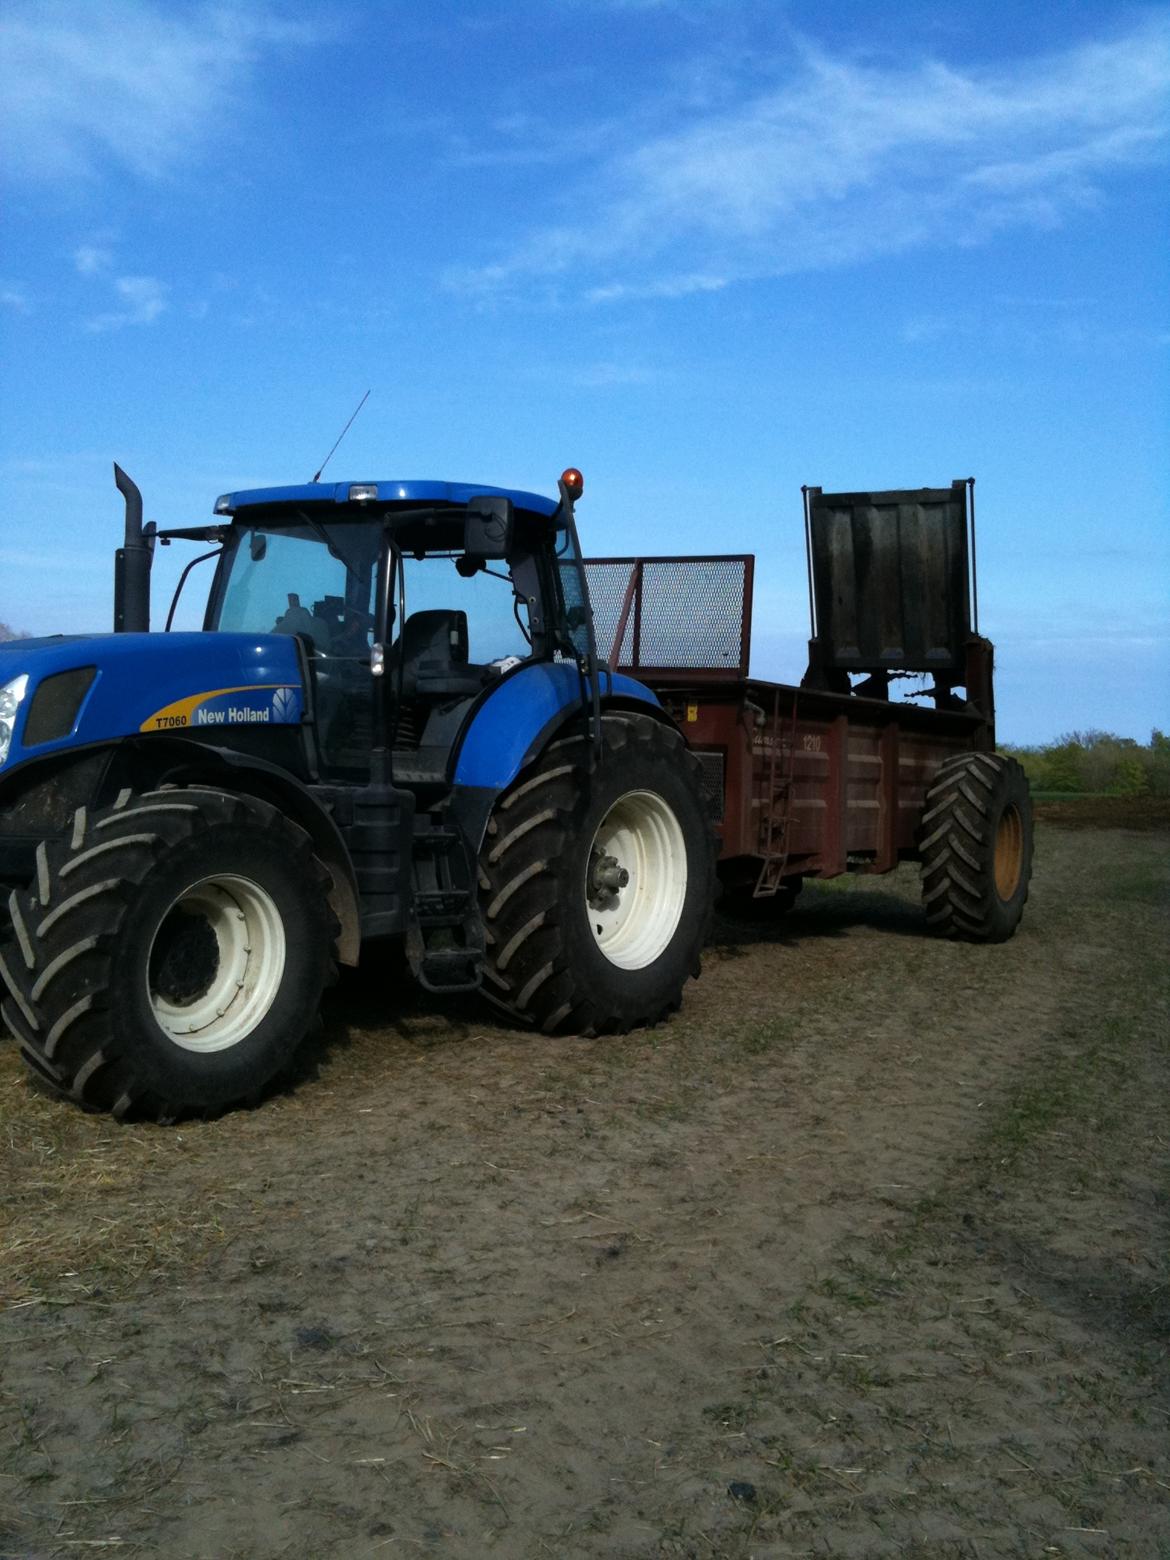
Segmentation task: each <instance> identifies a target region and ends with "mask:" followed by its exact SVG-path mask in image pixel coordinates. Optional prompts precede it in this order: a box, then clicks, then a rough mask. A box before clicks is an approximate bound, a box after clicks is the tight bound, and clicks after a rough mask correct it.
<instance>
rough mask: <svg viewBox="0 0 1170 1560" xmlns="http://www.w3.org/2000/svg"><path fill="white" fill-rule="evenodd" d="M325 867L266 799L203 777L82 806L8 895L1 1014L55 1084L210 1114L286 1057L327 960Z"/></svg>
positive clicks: (255, 1085)
mask: <svg viewBox="0 0 1170 1560" xmlns="http://www.w3.org/2000/svg"><path fill="white" fill-rule="evenodd" d="M327 886H328V874H327V873H326V872H325V869H324V868H323V867H322V866H321V864H320V862H318V861H317V860H316V858H315V857H314V856H313V849H312V842H311V840H310V838H309V836H308V835H307V834H306V833H305V832H304V830H302V829H300V828H298V827H297V825H296V824H294V823H292V822H290V821H289V819H287V818H286V817H284V815H283V814H281V813H280V812H278V811H277V810H276V809H275V808H274V807H271V806H269V805H268V804H267V803H265V802H262V801H259V800H257V799H256V798H254V797H248V796H238V795H234V794H230V793H227V792H224V791H216V790H211V789H202V788H200V789H189V790H182V789H171V790H164V791H153V792H149V793H146V794H144V795H134V794H133V793H131V792H129V791H124V792H123V793H122V795H121V796H119V798H118V801H117V802H116V803H115V805H114V806H113V807H110V808H106V809H102V810H100V811H97V810H95V811H93V812H89V811H88V810H87V809H86V808H84V807H83V808H80V809H79V810H78V812H77V814H76V816H75V819H74V823H73V827H72V830H71V832H70V834H69V835H68V836H66V837H63V838H61V839H58V840H52V841H47V842H45V843H44V844H42V845H41V846H39V847H38V850H37V872H36V877H35V879H34V882H33V883H32V884H31V885H30V887H29V888H28V889H27V890H26V891H25V892H23V893H21V892H16V893H13V894H12V896H11V898H10V900H9V912H10V916H11V922H12V930H11V934H10V936H9V938H8V939H7V940H6V942H5V944H4V947H3V948H2V949H0V974H2V975H3V979H4V984H5V985H6V986H7V988H8V999H7V1000H6V1001H5V1002H4V1004H3V1012H4V1018H5V1020H6V1022H7V1023H8V1026H9V1027H10V1028H11V1029H12V1031H13V1032H14V1034H16V1035H17V1037H18V1038H19V1039H20V1041H21V1044H22V1051H23V1054H24V1057H25V1060H26V1061H27V1062H28V1064H29V1066H30V1067H31V1068H32V1069H33V1070H34V1072H36V1073H37V1074H38V1076H39V1077H41V1078H42V1079H44V1080H45V1081H47V1082H48V1083H49V1084H50V1085H51V1086H52V1087H53V1088H54V1089H55V1090H57V1091H58V1092H59V1093H61V1094H64V1095H68V1096H69V1097H70V1098H72V1099H74V1100H75V1101H76V1102H77V1103H78V1104H80V1105H83V1106H84V1107H86V1108H87V1109H92V1110H108V1111H112V1112H113V1114H114V1115H115V1116H118V1117H119V1118H122V1117H126V1116H130V1115H135V1116H146V1117H151V1118H154V1119H155V1120H173V1119H175V1118H177V1117H179V1116H182V1115H189V1114H197V1115H207V1114H210V1113H212V1112H215V1111H219V1110H222V1109H224V1108H225V1107H226V1106H229V1105H232V1104H236V1103H238V1102H240V1101H242V1100H246V1099H252V1098H254V1097H256V1096H257V1095H258V1094H259V1093H260V1092H261V1091H262V1090H263V1089H264V1088H265V1087H266V1086H267V1085H268V1084H270V1083H271V1082H272V1080H273V1079H274V1078H275V1077H276V1076H277V1075H278V1074H279V1073H281V1072H282V1071H283V1070H284V1069H285V1068H286V1067H287V1066H288V1064H289V1062H290V1061H291V1059H292V1057H293V1055H294V1053H295V1052H296V1050H297V1047H298V1046H299V1044H300V1042H301V1041H302V1040H303V1039H304V1036H305V1034H306V1033H307V1031H308V1029H309V1026H310V1025H311V1023H312V1022H313V1020H314V1018H315V1016H316V1013H317V1008H318V1005H319V1003H320V998H321V993H322V990H323V988H324V986H325V984H326V982H327V981H328V979H329V978H330V976H331V974H332V969H333V962H332V950H333V944H334V940H335V937H336V935H337V926H336V923H335V921H334V919H333V917H332V915H331V913H330V911H329V908H328V903H327V900H326V890H327Z"/></svg>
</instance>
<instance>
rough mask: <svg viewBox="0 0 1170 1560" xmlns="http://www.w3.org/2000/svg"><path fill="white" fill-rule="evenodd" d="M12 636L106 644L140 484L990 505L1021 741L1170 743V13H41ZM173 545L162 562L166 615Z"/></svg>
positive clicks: (678, 532)
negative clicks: (971, 496)
mask: <svg viewBox="0 0 1170 1560" xmlns="http://www.w3.org/2000/svg"><path fill="white" fill-rule="evenodd" d="M0 37H2V52H3V57H2V58H0V69H2V79H3V80H4V82H5V99H6V103H5V119H6V123H5V125H4V127H3V141H4V144H5V146H6V148H7V154H6V167H5V178H4V192H3V193H4V201H5V209H6V217H5V221H4V228H3V239H2V250H0V329H2V331H3V340H2V346H3V361H4V386H5V390H4V397H3V407H2V409H0V499H2V503H0V514H2V515H3V517H4V519H3V534H2V536H0V619H2V620H4V621H6V622H9V623H11V624H13V625H14V626H16V627H20V628H25V629H29V630H32V631H34V632H53V631H57V630H79V629H85V628H98V629H100V628H105V627H106V626H107V625H108V622H109V613H110V589H111V576H112V567H111V549H112V548H113V546H114V545H115V544H116V541H117V539H118V534H119V526H120V514H121V511H120V501H119V499H118V495H117V494H116V492H115V490H114V488H113V485H112V481H111V477H110V462H111V461H112V460H114V459H117V460H118V461H120V462H121V463H122V464H123V465H124V466H125V467H126V468H127V469H128V470H129V471H130V472H131V473H132V475H134V476H135V478H136V479H137V481H138V482H139V485H140V486H141V487H142V489H143V492H144V495H145V498H146V510H147V515H148V516H149V517H153V518H157V519H158V520H159V521H160V522H161V523H165V524H172V525H177V524H193V523H198V522H201V521H203V520H205V519H206V518H207V517H208V516H209V512H210V508H211V504H212V503H213V501H214V499H215V497H216V495H217V494H218V493H220V492H223V491H225V490H227V489H231V488H240V487H245V486H252V485H260V484H264V483H271V482H288V481H300V480H307V479H308V477H309V476H311V475H312V473H313V471H314V470H315V469H316V467H317V466H318V465H319V464H320V461H321V459H322V457H323V456H324V454H325V452H326V451H327V450H328V448H329V446H330V444H331V443H332V441H333V439H334V437H335V436H336V434H337V432H338V430H339V429H340V427H341V426H342V424H343V423H344V421H345V419H346V418H347V417H348V415H349V413H350V412H351V411H352V409H353V407H354V406H355V405H356V403H357V401H358V399H359V398H360V396H361V395H362V393H363V392H364V391H365V389H366V388H367V387H369V388H371V390H372V394H371V396H370V400H369V402H368V404H367V406H366V408H365V409H364V411H363V412H362V414H361V416H360V417H359V418H358V420H357V422H356V423H355V424H354V427H353V429H352V430H351V432H350V434H349V435H348V437H347V440H346V442H345V444H344V445H343V446H342V449H341V451H340V452H339V454H338V455H337V456H336V457H335V458H334V461H333V464H332V465H331V467H330V468H329V474H330V475H331V476H334V477H337V478H345V477H351V476H352V477H354V478H359V477H360V478H364V477H379V476H432V477H451V478H457V479H460V480H472V481H483V482H491V483H501V484H514V485H516V486H520V487H530V488H536V489H538V490H541V491H546V492H547V491H552V490H553V489H554V485H555V479H556V476H557V474H558V473H559V472H560V470H561V469H562V467H564V466H566V465H568V464H570V463H572V464H576V465H579V466H580V467H581V468H582V469H583V470H584V472H585V475H586V484H587V486H586V496H585V499H584V501H583V503H582V506H581V509H580V520H581V526H582V531H583V534H584V538H585V544H586V550H587V551H591V552H595V553H615V552H618V553H621V552H630V551H635V550H637V551H641V552H645V553H652V552H656V551H657V552H673V551H754V552H755V553H756V554H757V559H758V563H757V600H756V614H755V623H756V636H755V653H754V657H753V670H754V672H755V673H756V674H757V675H761V676H776V677H783V678H796V677H798V676H799V674H800V672H801V670H802V669H803V664H804V640H805V637H806V634H807V605H806V600H807V598H806V591H805V581H804V559H803V540H802V533H801V522H800V491H799V490H800V484H801V483H802V482H809V483H814V484H818V485H820V486H822V487H825V488H826V489H830V490H833V489H856V488H880V487H901V486H915V487H916V486H926V485H931V486H933V485H946V484H947V483H949V482H950V480H951V479H952V478H955V477H965V476H967V475H970V474H974V475H975V476H976V478H977V479H978V485H977V496H978V515H979V539H980V569H979V579H980V597H981V618H982V627H983V629H984V631H985V632H987V633H988V634H989V635H990V636H991V637H992V638H994V639H995V640H996V643H997V647H998V662H999V705H1000V734H1001V737H1002V738H1003V739H1004V740H1007V741H1027V740H1044V739H1046V738H1049V737H1053V736H1055V735H1057V734H1058V733H1060V732H1063V731H1066V730H1069V729H1071V728H1082V729H1083V728H1087V727H1103V728H1107V729H1112V730H1115V731H1118V732H1121V733H1123V734H1127V735H1131V736H1136V737H1139V738H1141V739H1143V740H1144V739H1145V738H1146V737H1148V734H1149V730H1150V728H1151V726H1153V725H1159V726H1161V727H1163V728H1166V727H1167V726H1170V515H1168V508H1170V506H1168V502H1167V499H1168V489H1170V481H1168V475H1170V459H1168V453H1170V451H1168V438H1167V434H1168V431H1170V416H1168V410H1170V394H1168V385H1167V355H1168V352H1170V320H1168V318H1167V314H1168V310H1167V300H1168V298H1170V286H1168V283H1170V262H1168V255H1170V246H1168V245H1167V231H1166V227H1167V223H1166V216H1167V198H1166V197H1167V178H1166V155H1167V145H1168V141H1167V119H1168V105H1170V10H1167V9H1166V8H1150V7H1130V6H1124V5H1111V4H1106V3H1100V0H1098V3H1095V4H1087V3H1078V0H1064V3H1059V4H1057V3H1051V0H1036V3H1032V4H1029V5H1026V6H1025V5H1016V4H1004V3H999V4H950V5H948V4H929V5H927V4H917V3H914V0H902V3H891V4H888V5H884V6H880V7H879V6H874V5H868V4H857V3H854V4H846V3H834V0H821V3H817V4H812V3H791V4H783V3H773V4H763V3H761V0H757V3H755V4H737V3H735V0H658V3H655V0H624V3H623V0H610V3H605V0H502V3H499V4H487V3H482V4H480V3H471V0H466V3H463V4H441V3H434V4H431V5H429V6H426V7H420V6H416V5H411V6H408V5H405V4H396V3H392V0H388V3H384V4H381V5H373V4H362V3H360V0H353V3H348V4H338V5H336V6H334V5H329V4H315V5H313V6H311V7H309V6H297V5H293V4H290V5H286V6H277V5H272V6H268V5H264V4H260V3H255V4H247V5H243V4H233V3H230V0H228V3H222V4H214V5H193V4H184V3H178V0H171V3H167V4H160V3H151V0H103V3H102V4H101V5H100V6H99V5H97V4H95V3H92V0H82V3H76V0H53V3H51V4H45V3H43V0H40V3H37V4H26V3H22V0H8V3H7V4H6V6H5V8H4V11H3V13H2V19H0ZM178 553H179V549H178V548H173V549H171V551H170V553H168V554H164V555H163V556H162V558H161V560H160V566H159V568H158V569H157V570H156V579H157V581H158V585H157V591H156V603H157V601H158V600H160V599H163V598H164V597H165V595H166V594H167V593H168V582H169V581H170V580H173V578H174V573H175V569H176V566H177V565H178V564H179V563H181V561H182V559H181V558H179V557H178V556H177V555H178Z"/></svg>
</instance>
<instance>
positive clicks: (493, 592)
mask: <svg viewBox="0 0 1170 1560" xmlns="http://www.w3.org/2000/svg"><path fill="white" fill-rule="evenodd" d="M216 513H217V514H221V515H228V516H230V517H231V519H230V524H229V525H227V526H224V527H222V528H220V535H221V536H222V542H223V547H222V552H221V554H220V556H219V561H218V565H217V569H216V574H215V579H214V582H213V584H212V588H211V593H210V597H209V601H208V606H207V612H206V617H205V621H204V628H205V629H206V630H209V631H213V632H215V631H218V632H226V633H254V634H273V633H275V634H288V635H292V636H295V638H296V639H297V640H298V641H299V644H300V646H301V653H302V655H303V657H304V664H305V681H306V685H307V687H308V690H309V697H310V700H311V708H312V712H313V716H314V720H313V726H314V729H315V732H316V742H317V754H316V759H317V764H316V767H317V769H318V772H319V773H320V774H321V776H322V777H323V778H327V779H332V780H343V781H351V782H361V781H362V780H365V779H368V778H369V775H370V768H371V755H372V754H374V753H375V752H377V751H379V750H389V752H390V753H391V755H392V758H391V766H390V767H391V779H392V780H393V781H394V782H395V783H398V784H402V785H406V786H409V787H410V788H412V789H416V790H417V789H418V788H423V789H424V790H425V789H430V788H438V787H442V786H444V785H446V784H447V783H448V782H449V779H450V764H451V759H452V755H453V752H454V750H455V747H456V742H457V739H458V737H459V734H460V732H461V730H462V728H463V727H464V725H465V723H466V721H467V720H468V718H469V716H470V714H471V713H472V711H473V709H474V707H475V706H476V704H477V701H478V700H479V699H480V698H481V696H483V695H484V694H485V693H486V692H488V691H489V690H491V689H492V688H493V687H494V686H495V685H496V684H498V683H499V682H500V681H501V680H502V679H503V678H505V677H507V676H508V675H509V674H510V673H512V672H514V671H516V670H517V669H518V668H520V667H522V666H525V665H528V664H530V663H531V662H533V661H552V660H555V659H558V658H559V659H564V658H566V657H567V658H569V659H576V658H577V657H578V656H585V655H586V654H587V653H588V645H587V643H586V640H585V635H584V632H583V631H584V629H585V626H586V625H585V622H584V615H583V614H582V613H581V612H580V610H579V604H580V602H581V599H582V595H581V582H580V562H579V551H578V548H577V544H576V536H575V530H574V527H573V525H572V523H571V510H570V509H569V508H568V507H567V506H566V505H565V504H564V503H562V504H561V505H557V504H555V503H554V502H552V501H551V500H549V499H547V498H544V497H542V496H541V495H538V494H535V493H519V492H515V491H512V492H507V493H505V492H503V491H501V490H499V489H488V490H482V489H475V490H473V489H471V488H466V489H463V488H460V487H459V486H458V485H457V484H453V483H435V482H427V483H420V482H388V483H387V482H383V483H341V484H338V485H337V486H336V487H333V486H330V487H326V488H322V487H321V486H320V485H316V484H315V485H311V486H309V487H307V488H296V489H289V488H285V489H266V490H260V491H258V492H245V493H237V494H228V495H225V496H224V497H223V498H221V499H220V500H219V501H218V502H217V504H216ZM574 604H576V605H578V610H577V611H576V612H574V610H573V606H574Z"/></svg>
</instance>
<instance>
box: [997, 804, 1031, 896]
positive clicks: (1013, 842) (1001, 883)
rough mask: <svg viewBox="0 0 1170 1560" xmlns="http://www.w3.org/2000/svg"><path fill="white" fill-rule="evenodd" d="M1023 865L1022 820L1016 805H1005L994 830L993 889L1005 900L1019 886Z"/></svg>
mask: <svg viewBox="0 0 1170 1560" xmlns="http://www.w3.org/2000/svg"><path fill="white" fill-rule="evenodd" d="M1023 866H1024V820H1023V819H1022V818H1021V817H1020V809H1019V808H1018V807H1005V808H1004V810H1003V812H1002V814H1001V815H1000V820H999V827H998V828H997V829H996V831H995V891H996V893H997V894H998V895H999V897H1000V898H1001V899H1002V900H1004V901H1005V902H1006V901H1007V900H1009V899H1010V898H1011V897H1012V895H1013V894H1014V893H1015V891H1016V889H1017V888H1019V886H1020V873H1021V872H1022V870H1023Z"/></svg>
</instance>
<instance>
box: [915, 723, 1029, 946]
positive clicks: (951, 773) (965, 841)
mask: <svg viewBox="0 0 1170 1560" xmlns="http://www.w3.org/2000/svg"><path fill="white" fill-rule="evenodd" d="M918 849H919V854H920V856H921V858H922V898H923V902H924V904H925V906H926V918H927V920H928V921H929V922H930V924H931V926H933V927H934V928H935V930H936V931H939V932H941V933H942V934H943V935H944V936H947V937H956V938H961V939H962V940H964V941H966V942H1005V941H1006V940H1007V939H1008V938H1009V937H1010V936H1011V935H1012V933H1013V932H1014V931H1015V929H1016V927H1017V926H1018V925H1019V923H1020V917H1021V916H1022V915H1023V913H1024V902H1025V900H1026V899H1027V897H1028V882H1029V879H1030V878H1031V876H1032V800H1031V797H1030V795H1029V793H1028V779H1027V776H1026V775H1025V774H1024V771H1023V769H1022V768H1021V767H1020V765H1019V764H1018V763H1017V762H1016V760H1015V759H1014V758H1004V757H1003V756H1002V755H1001V754H999V753H961V754H959V755H957V756H956V757H955V758H951V759H948V760H947V761H946V763H944V764H943V765H942V766H941V767H940V769H939V772H938V775H937V776H936V778H935V780H934V782H933V783H932V785H931V787H930V789H929V790H928V791H927V793H926V803H925V806H924V808H923V812H922V823H921V826H920V829H919V846H918Z"/></svg>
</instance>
